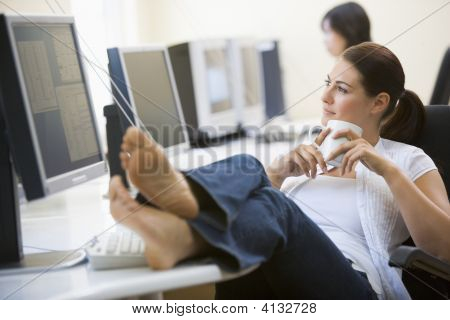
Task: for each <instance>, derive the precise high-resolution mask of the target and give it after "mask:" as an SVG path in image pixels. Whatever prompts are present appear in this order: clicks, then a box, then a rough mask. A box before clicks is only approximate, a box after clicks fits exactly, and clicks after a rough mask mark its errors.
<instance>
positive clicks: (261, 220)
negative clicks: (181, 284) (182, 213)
mask: <svg viewBox="0 0 450 320" xmlns="http://www.w3.org/2000/svg"><path fill="white" fill-rule="evenodd" d="M185 174H186V177H187V178H188V181H189V183H190V185H191V187H192V189H193V191H194V194H195V195H196V197H197V199H198V201H199V205H200V214H199V216H198V217H197V218H196V219H194V220H191V221H189V224H190V226H191V227H192V228H193V229H194V230H196V231H197V232H198V233H199V234H200V236H201V237H203V239H204V240H205V241H206V242H208V243H209V245H210V246H212V247H213V248H215V249H214V252H215V253H214V254H213V258H214V260H215V261H216V262H217V263H218V264H219V265H220V266H221V267H222V268H226V269H228V270H231V271H233V270H234V271H237V270H241V269H245V268H247V267H250V266H252V265H255V264H259V265H260V267H259V268H258V269H256V270H255V271H253V272H252V273H250V274H248V275H247V276H243V277H241V278H237V279H234V280H231V281H228V282H223V283H218V284H217V285H216V298H219V299H376V294H375V292H374V291H373V290H372V287H371V286H370V284H369V282H368V281H367V277H366V276H365V274H364V273H361V272H358V271H355V270H354V269H353V268H352V267H351V264H350V262H349V261H348V260H347V258H345V257H344V255H343V254H342V253H341V251H340V250H339V249H338V248H337V247H336V246H335V245H334V243H333V242H332V241H331V240H330V239H329V238H328V237H327V236H326V235H325V234H324V233H323V231H322V230H321V229H320V228H319V227H318V226H317V225H316V224H315V223H314V222H313V221H312V220H310V219H309V218H308V217H307V216H306V215H305V214H304V213H303V212H302V211H301V210H300V208H299V207H298V206H297V205H296V204H295V203H294V202H293V201H292V200H290V199H289V198H287V197H286V196H285V195H284V194H283V193H282V192H280V191H279V190H277V189H274V188H272V186H271V184H270V181H269V179H268V177H267V175H266V173H265V171H264V168H263V166H262V165H261V163H260V162H259V161H258V160H257V159H256V158H254V157H252V156H249V155H239V156H234V157H231V158H228V159H225V160H222V161H219V162H215V163H213V164H211V165H208V166H204V167H201V168H198V169H194V170H191V171H189V172H187V173H185Z"/></svg>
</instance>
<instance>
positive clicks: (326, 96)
mask: <svg viewBox="0 0 450 320" xmlns="http://www.w3.org/2000/svg"><path fill="white" fill-rule="evenodd" d="M331 89H332V88H331V86H326V87H325V89H324V90H323V93H322V102H324V103H326V104H331V103H333V95H332V94H331Z"/></svg>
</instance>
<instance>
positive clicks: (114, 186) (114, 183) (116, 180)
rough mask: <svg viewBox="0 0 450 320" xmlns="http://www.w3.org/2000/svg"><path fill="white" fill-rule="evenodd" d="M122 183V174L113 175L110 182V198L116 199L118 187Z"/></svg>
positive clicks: (111, 199)
mask: <svg viewBox="0 0 450 320" xmlns="http://www.w3.org/2000/svg"><path fill="white" fill-rule="evenodd" d="M121 183H122V181H121V178H120V176H113V177H112V178H111V181H110V182H109V200H110V201H114V200H116V198H117V192H118V188H120V184H121Z"/></svg>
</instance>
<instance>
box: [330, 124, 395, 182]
mask: <svg viewBox="0 0 450 320" xmlns="http://www.w3.org/2000/svg"><path fill="white" fill-rule="evenodd" d="M341 137H346V138H347V139H348V140H349V141H348V142H345V143H343V144H341V145H340V146H339V147H337V148H336V149H335V150H333V151H331V152H330V154H329V155H328V158H327V159H325V160H326V161H330V160H333V159H334V158H336V157H337V156H338V155H340V154H344V157H343V159H342V163H341V167H340V170H341V175H344V174H345V173H346V172H351V171H353V170H355V167H356V165H357V164H358V161H361V163H362V164H363V165H364V166H366V167H367V168H368V169H369V170H371V171H373V172H375V173H376V174H378V175H380V176H384V175H385V174H386V172H387V171H388V170H389V169H391V168H392V167H393V166H394V164H393V163H392V162H391V161H389V160H387V159H385V158H383V157H382V156H380V155H379V154H378V153H377V152H376V150H375V148H374V147H373V146H372V145H371V144H370V143H369V142H368V141H367V140H365V139H363V138H361V137H360V136H359V135H358V134H356V133H355V132H354V131H352V130H351V129H343V130H339V131H337V132H336V133H335V134H334V135H333V138H334V139H337V138H341Z"/></svg>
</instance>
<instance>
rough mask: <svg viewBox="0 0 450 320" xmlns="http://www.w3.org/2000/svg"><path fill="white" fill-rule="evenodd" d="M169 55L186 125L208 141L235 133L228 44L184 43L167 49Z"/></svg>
mask: <svg viewBox="0 0 450 320" xmlns="http://www.w3.org/2000/svg"><path fill="white" fill-rule="evenodd" d="M169 54H170V59H171V61H172V66H173V70H174V75H175V79H176V83H177V87H178V92H179V93H180V100H181V105H182V108H183V111H184V114H185V116H186V122H187V124H188V125H189V126H191V127H192V128H194V131H198V132H200V135H201V134H205V135H206V136H207V137H211V138H214V137H220V136H224V135H227V134H231V133H235V132H236V131H237V129H238V125H239V122H238V119H237V111H236V106H235V105H234V103H233V93H232V92H233V87H232V85H233V84H232V77H231V71H230V52H229V48H228V42H227V41H226V40H197V41H191V42H186V43H182V44H178V45H174V46H171V47H169ZM194 133H195V132H194ZM190 138H191V139H195V137H193V136H192V134H191V136H190Z"/></svg>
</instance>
